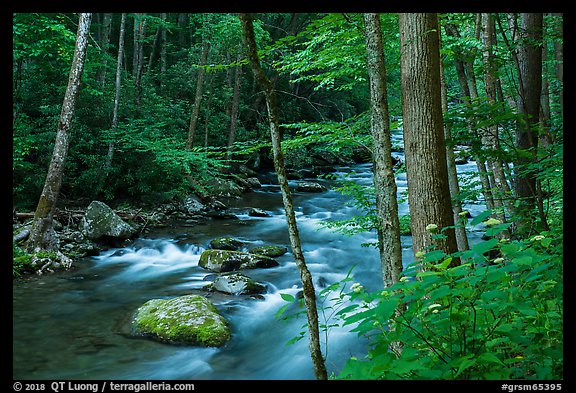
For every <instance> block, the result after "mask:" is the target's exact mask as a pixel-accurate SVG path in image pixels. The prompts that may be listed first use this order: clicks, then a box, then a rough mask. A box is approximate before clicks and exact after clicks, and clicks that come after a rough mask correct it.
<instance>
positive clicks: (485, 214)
mask: <svg viewBox="0 0 576 393" xmlns="http://www.w3.org/2000/svg"><path fill="white" fill-rule="evenodd" d="M491 214H492V210H485V211H483V212H482V213H480V214H478V215H477V216H476V217H474V218H473V219H472V221H470V225H472V226H475V225H478V224H480V223H481V222H482V221H484V220H485V219H487V218H488V217H490V215H491Z"/></svg>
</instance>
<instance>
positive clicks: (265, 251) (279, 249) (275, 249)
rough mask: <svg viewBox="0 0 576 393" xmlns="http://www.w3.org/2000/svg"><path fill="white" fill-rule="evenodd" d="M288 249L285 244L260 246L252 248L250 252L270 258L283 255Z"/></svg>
mask: <svg viewBox="0 0 576 393" xmlns="http://www.w3.org/2000/svg"><path fill="white" fill-rule="evenodd" d="M287 252H288V249H287V248H286V247H283V246H259V247H254V248H251V249H250V254H258V255H264V256H266V257H270V258H276V257H281V256H282V255H284V254H286V253H287Z"/></svg>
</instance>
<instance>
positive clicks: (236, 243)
mask: <svg viewBox="0 0 576 393" xmlns="http://www.w3.org/2000/svg"><path fill="white" fill-rule="evenodd" d="M243 244H244V243H243V242H241V241H240V240H238V239H234V238H233V237H219V238H216V239H214V240H212V241H210V247H212V248H213V249H215V250H229V251H237V250H238V249H239V248H240V247H241V246H242V245H243Z"/></svg>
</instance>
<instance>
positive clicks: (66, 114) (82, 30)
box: [26, 13, 92, 252]
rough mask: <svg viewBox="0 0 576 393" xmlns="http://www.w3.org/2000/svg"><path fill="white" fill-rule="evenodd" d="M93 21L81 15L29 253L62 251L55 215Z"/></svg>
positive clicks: (28, 243) (33, 224)
mask: <svg viewBox="0 0 576 393" xmlns="http://www.w3.org/2000/svg"><path fill="white" fill-rule="evenodd" d="M91 19H92V14H91V13H84V14H80V19H79V23H78V31H77V33H76V47H75V49H74V58H73V59H72V67H71V68H70V76H69V79H68V87H67V88H66V94H65V95H64V101H63V103H62V111H61V112H60V120H59V121H58V129H57V130H56V141H55V144H54V151H53V152H52V160H51V161H50V166H49V168H48V174H47V175H46V181H45V183H44V188H43V190H42V194H41V195H40V199H39V201H38V206H37V207H36V212H35V214H34V221H33V223H32V229H31V231H30V237H29V239H28V242H27V245H26V248H27V250H28V251H30V252H35V251H37V250H41V249H45V250H56V251H57V249H58V244H57V239H56V236H55V233H54V228H53V225H52V216H53V215H54V209H55V207H56V203H57V201H58V195H59V193H60V187H61V185H62V177H63V175H64V164H65V162H66V156H67V154H68V146H69V143H70V124H71V122H72V116H73V114H74V109H75V106H76V97H77V96H78V90H79V87H80V82H81V80H82V73H83V71H84V61H85V60H86V49H87V47H88V33H89V29H90V22H91Z"/></svg>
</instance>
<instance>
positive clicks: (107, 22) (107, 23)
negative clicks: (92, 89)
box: [97, 12, 112, 87]
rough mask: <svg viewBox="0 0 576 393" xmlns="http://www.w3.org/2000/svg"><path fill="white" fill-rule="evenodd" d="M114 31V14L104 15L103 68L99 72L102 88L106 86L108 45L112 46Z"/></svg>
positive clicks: (101, 39)
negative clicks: (111, 40)
mask: <svg viewBox="0 0 576 393" xmlns="http://www.w3.org/2000/svg"><path fill="white" fill-rule="evenodd" d="M111 30H112V13H109V12H107V13H105V14H104V27H103V28H102V35H101V37H100V47H101V48H100V49H101V50H102V53H103V56H102V66H101V67H100V69H99V70H98V76H97V79H98V83H99V84H100V87H104V85H105V84H106V66H107V64H108V45H109V44H110V31H111Z"/></svg>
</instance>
